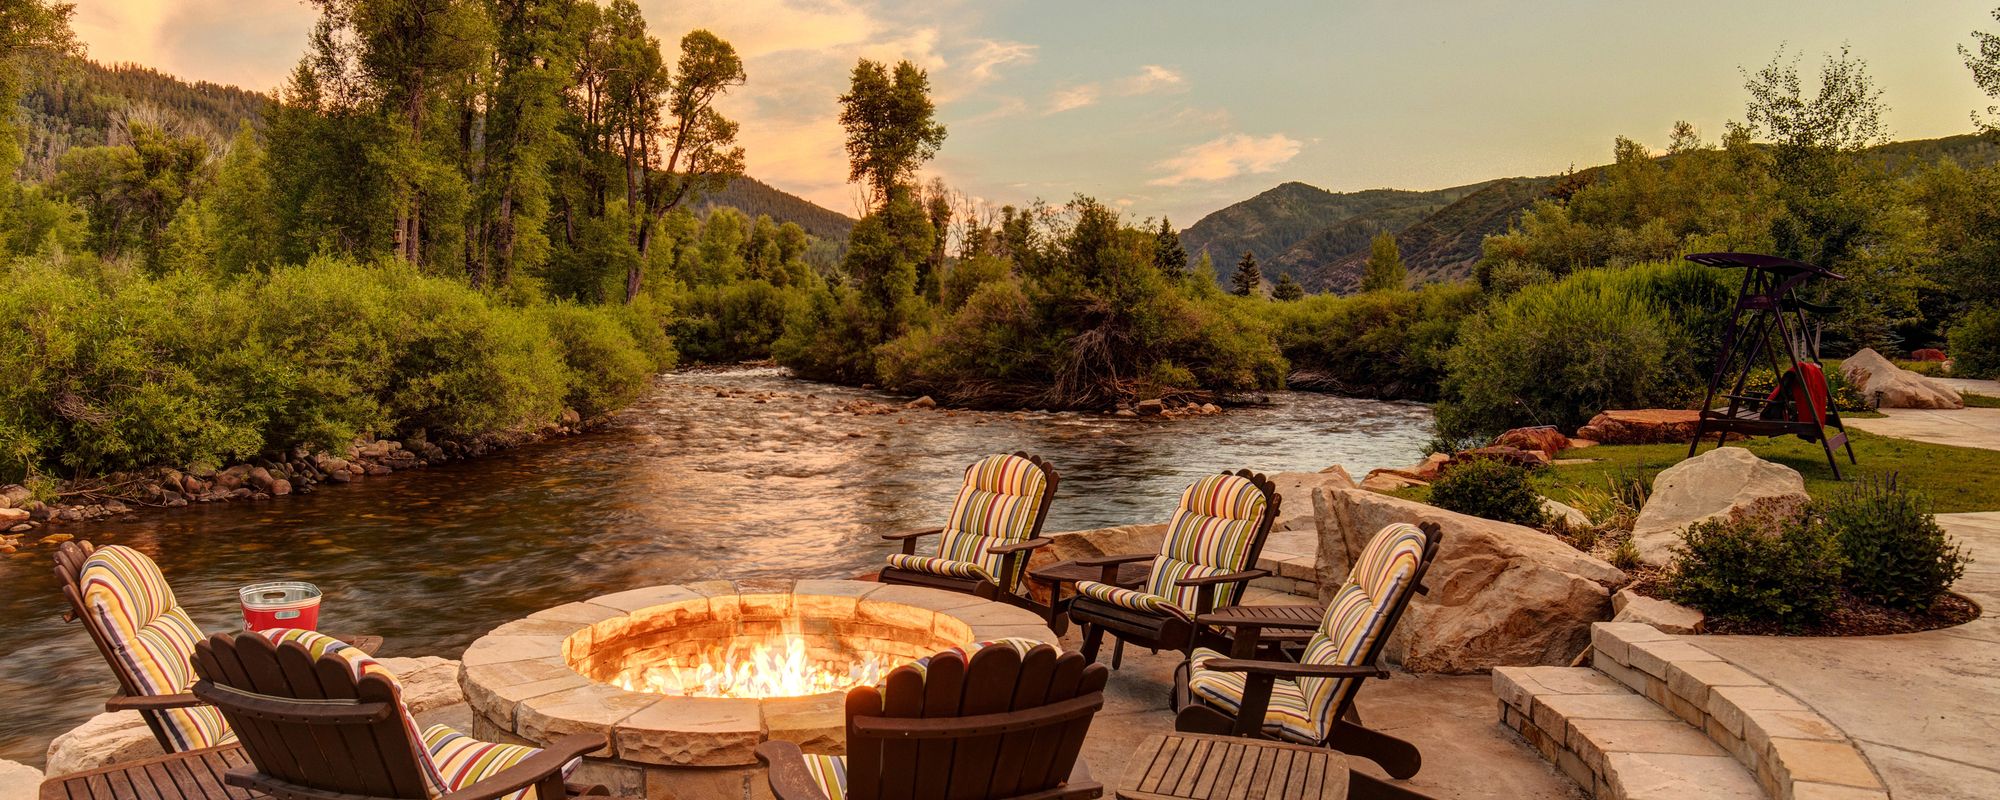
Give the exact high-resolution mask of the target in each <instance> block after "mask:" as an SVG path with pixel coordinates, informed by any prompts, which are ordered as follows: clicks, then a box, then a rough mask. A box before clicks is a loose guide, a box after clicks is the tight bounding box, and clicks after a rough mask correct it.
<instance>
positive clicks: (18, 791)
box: [0, 761, 42, 800]
mask: <svg viewBox="0 0 2000 800" xmlns="http://www.w3.org/2000/svg"><path fill="white" fill-rule="evenodd" d="M41 796H42V771H41V770H38V769H35V768H34V767H31V766H28V765H26V764H16V763H14V762H12V761H0V800H36V798H39V797H41Z"/></svg>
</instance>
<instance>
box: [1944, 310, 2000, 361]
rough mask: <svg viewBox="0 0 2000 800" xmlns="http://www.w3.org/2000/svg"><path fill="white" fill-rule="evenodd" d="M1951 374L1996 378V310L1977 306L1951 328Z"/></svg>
mask: <svg viewBox="0 0 2000 800" xmlns="http://www.w3.org/2000/svg"><path fill="white" fill-rule="evenodd" d="M1950 343H1951V374H1953V375H1957V376H1960V377H1965V378H2000V306H1990V305H1989V306H1980V307H1978V308H1974V309H1973V310H1971V311H1968V312H1966V313H1965V316H1963V317H1959V318H1958V323H1957V324H1955V325H1953V326H1951V339H1950Z"/></svg>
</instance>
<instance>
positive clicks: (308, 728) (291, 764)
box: [194, 630, 609, 800]
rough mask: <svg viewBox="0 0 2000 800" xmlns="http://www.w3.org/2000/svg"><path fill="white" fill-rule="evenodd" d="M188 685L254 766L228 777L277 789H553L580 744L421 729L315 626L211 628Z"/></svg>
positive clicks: (469, 797) (413, 794) (349, 650)
mask: <svg viewBox="0 0 2000 800" xmlns="http://www.w3.org/2000/svg"><path fill="white" fill-rule="evenodd" d="M194 671H195V674H196V675H198V676H200V680H199V681H197V682H196V683H195V685H194V694H195V696H196V697H199V698H201V699H202V700H204V701H207V702H209V703H211V704H213V705H214V706H215V707H216V708H217V709H219V710H220V711H221V713H222V716H223V718H225V719H227V720H228V721H229V724H230V726H231V727H232V728H233V729H235V730H236V731H238V732H239V734H240V736H241V739H242V743H243V749H244V750H245V751H246V752H247V753H248V754H249V756H250V763H251V765H252V766H250V767H246V768H237V769H232V770H230V771H229V772H228V773H227V774H225V775H224V777H223V780H224V782H226V783H227V784H228V785H230V786H236V787H241V788H245V789H249V790H251V791H254V792H261V793H264V794H268V795H271V796H272V797H274V798H278V799H279V800H364V798H383V799H384V800H387V799H389V798H396V799H398V800H429V799H430V798H435V799H436V800H497V798H502V797H505V798H507V799H508V800H538V798H550V799H552V800H560V798H563V797H566V796H568V795H570V794H572V793H584V794H603V793H604V792H603V790H602V789H601V788H597V787H592V788H589V789H581V788H579V789H571V788H570V787H568V786H566V784H565V783H564V776H565V775H567V774H568V772H569V771H570V770H571V769H574V768H575V766H576V764H577V763H578V762H579V761H580V760H581V757H582V756H583V754H584V753H588V752H591V751H593V750H597V749H600V748H603V747H606V746H608V744H609V743H608V742H607V741H606V739H605V737H603V736H601V735H592V734H579V735H575V736H568V737H565V738H563V739H560V740H558V741H556V742H553V743H551V744H550V745H549V746H548V747H547V748H534V747H526V746H522V745H512V744H491V743H487V742H481V741H478V740H476V739H473V738H471V737H469V736H466V735H464V734H462V733H459V732H458V731H456V730H453V729H451V728H450V727H448V726H444V725H432V726H430V727H429V728H427V729H423V730H421V731H420V730H419V729H418V728H417V724H416V720H415V719H414V718H413V717H411V715H410V711H409V708H408V707H406V706H404V705H403V699H402V687H401V686H400V685H399V684H397V683H396V678H395V676H394V675H391V674H389V671H388V670H386V669H384V668H383V667H382V665H381V664H379V663H377V662H376V661H375V659H373V658H370V657H369V656H367V655H366V654H363V653H361V652H360V651H359V650H356V649H355V648H353V647H352V646H349V645H347V644H346V643H344V642H341V641H340V640H338V639H334V638H332V637H329V636H326V635H324V634H319V633H314V632H312V631H300V630H278V631H265V632H263V633H246V634H241V635H235V636H231V635H228V634H216V635H214V636H210V637H208V638H207V639H206V640H203V641H202V642H200V643H199V644H197V645H195V656H194Z"/></svg>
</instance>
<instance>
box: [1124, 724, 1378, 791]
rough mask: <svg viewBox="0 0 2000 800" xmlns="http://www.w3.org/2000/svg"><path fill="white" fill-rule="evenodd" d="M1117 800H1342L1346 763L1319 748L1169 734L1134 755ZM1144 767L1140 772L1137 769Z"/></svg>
mask: <svg viewBox="0 0 2000 800" xmlns="http://www.w3.org/2000/svg"><path fill="white" fill-rule="evenodd" d="M1129 763H1130V764H1131V765H1132V766H1130V767H1128V768H1127V769H1126V770H1125V780H1124V781H1123V782H1122V783H1120V784H1119V786H1118V793H1117V797H1118V798H1120V800H1223V798H1231V799H1232V800H1342V798H1345V797H1347V757H1346V756H1343V755H1341V754H1339V753H1337V752H1334V751H1332V750H1328V749H1325V748H1321V747H1306V746H1304V745H1297V744H1289V743H1286V742H1273V741H1267V740H1264V739H1244V738H1239V737H1234V736H1210V735H1208V734H1202V733H1168V734H1160V735H1156V736H1152V737H1150V738H1148V739H1146V741H1145V742H1143V743H1141V744H1140V745H1139V749H1137V750H1134V751H1132V760H1131V761H1130V762H1129ZM1141 765H1143V767H1142V766H1141Z"/></svg>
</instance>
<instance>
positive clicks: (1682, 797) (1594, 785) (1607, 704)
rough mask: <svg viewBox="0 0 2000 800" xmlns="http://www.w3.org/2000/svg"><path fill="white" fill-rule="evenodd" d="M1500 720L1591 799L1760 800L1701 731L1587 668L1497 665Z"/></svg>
mask: <svg viewBox="0 0 2000 800" xmlns="http://www.w3.org/2000/svg"><path fill="white" fill-rule="evenodd" d="M1493 693H1494V694H1495V695H1497V696H1499V698H1500V721H1501V723H1502V724H1504V725H1506V726H1507V727H1508V728H1511V729H1513V730H1514V731H1516V732H1518V733H1520V734H1521V738H1523V739H1526V740H1527V742H1528V744H1529V745H1530V746H1532V747H1534V748H1535V750H1536V751H1537V752H1539V753H1541V754H1542V757H1543V758H1546V759H1548V760H1549V761H1550V762H1552V763H1554V764H1555V765H1556V766H1557V767H1558V768H1559V769H1561V770H1562V772H1563V774H1565V775H1568V776H1569V777H1570V779H1571V780H1574V781H1576V784H1577V786H1579V787H1581V788H1582V789H1583V790H1584V792H1586V793H1587V794H1589V795H1590V796H1592V797H1595V798H1598V800H1670V799H1671V800H1764V798H1765V797H1766V795H1765V793H1764V791H1763V789H1761V788H1759V787H1758V785H1757V780H1756V778H1755V777H1753V776H1752V775H1751V774H1750V771H1749V770H1747V769H1745V768H1744V766H1743V765H1742V764H1741V763H1740V762H1738V761H1737V760H1736V758H1735V757H1734V756H1732V755H1731V754H1730V753H1728V752H1727V751H1725V750H1723V749H1722V746H1721V745H1718V744H1716V743H1715V742H1714V741H1711V740H1710V739H1709V737H1707V736H1705V735H1703V732H1702V731H1700V730H1697V729H1695V728H1694V727H1693V726H1690V725H1689V724H1687V723H1686V722H1684V721H1682V720H1681V719H1679V718H1677V717H1675V716H1674V715H1673V714H1672V713H1669V712H1668V711H1667V710H1666V709H1664V708H1661V707H1660V706H1658V705H1657V704H1655V703H1654V702H1653V701H1651V700H1649V699H1647V698H1646V697H1644V696H1642V695H1640V694H1638V693H1637V692H1634V691H1632V690H1631V689H1630V688H1628V687H1626V686H1625V685H1624V684H1622V683H1620V682H1618V681H1617V680H1615V679H1613V678H1611V677H1610V676H1608V675H1605V674H1604V673H1601V672H1598V671H1597V670H1594V669H1591V668H1588V667H1497V668H1495V669H1494V670H1493Z"/></svg>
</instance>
